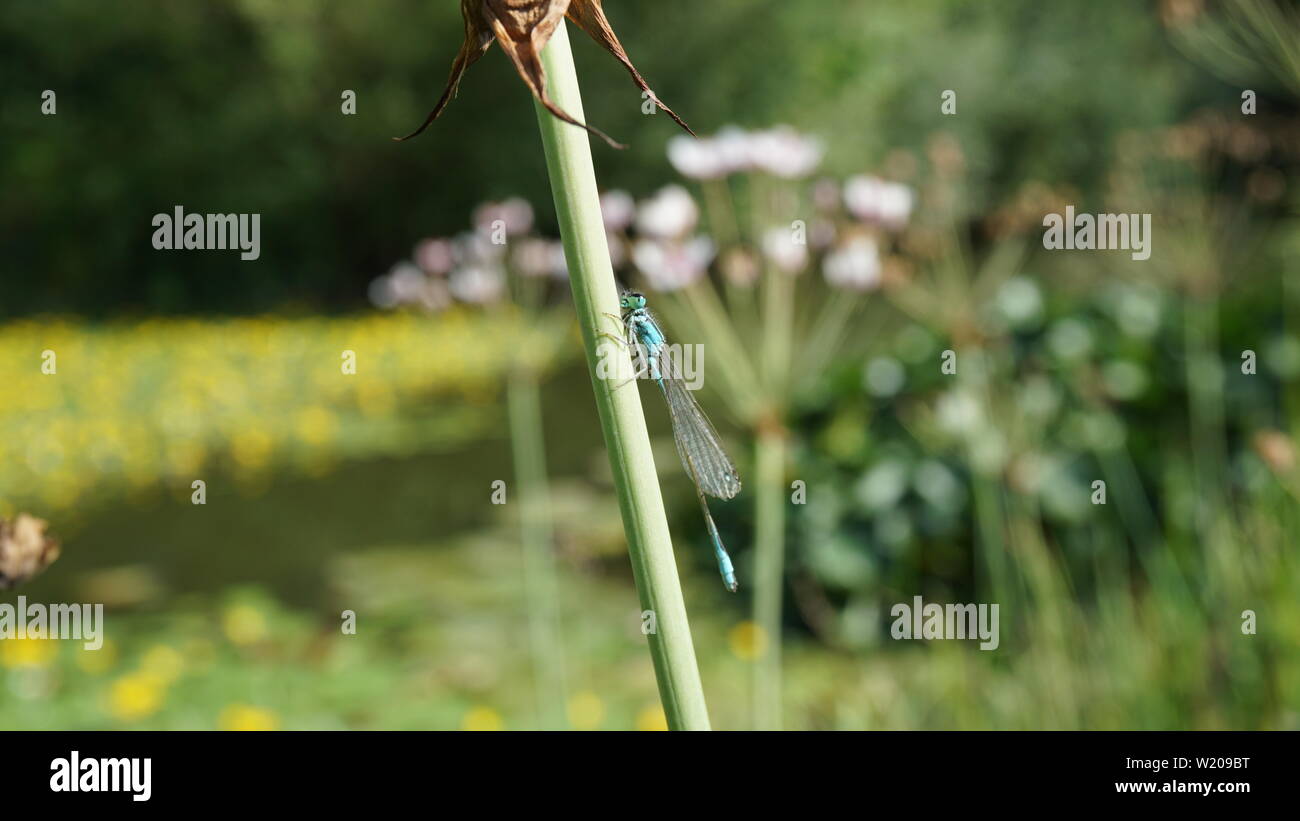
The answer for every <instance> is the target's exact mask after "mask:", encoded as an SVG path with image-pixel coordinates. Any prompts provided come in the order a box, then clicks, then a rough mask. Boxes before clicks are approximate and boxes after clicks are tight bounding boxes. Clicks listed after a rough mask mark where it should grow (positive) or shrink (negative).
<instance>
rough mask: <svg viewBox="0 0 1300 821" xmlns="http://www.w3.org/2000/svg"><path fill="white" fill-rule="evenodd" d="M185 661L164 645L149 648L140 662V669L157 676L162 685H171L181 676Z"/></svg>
mask: <svg viewBox="0 0 1300 821" xmlns="http://www.w3.org/2000/svg"><path fill="white" fill-rule="evenodd" d="M184 667H185V660H184V659H183V658H181V654H180V653H178V652H176V651H175V650H173V649H172V648H170V647H168V646H167V645H165V644H155V645H154V646H153V647H150V648H149V649H148V650H147V651H146V652H145V654H144V658H142V659H141V660H140V669H141V670H143V671H144V672H146V673H152V674H153V675H155V676H157V677H158V679H159V680H160V681H162V682H163V684H171V683H172V682H173V681H175V680H176V679H177V678H178V677H179V676H180V674H181V670H182V669H184Z"/></svg>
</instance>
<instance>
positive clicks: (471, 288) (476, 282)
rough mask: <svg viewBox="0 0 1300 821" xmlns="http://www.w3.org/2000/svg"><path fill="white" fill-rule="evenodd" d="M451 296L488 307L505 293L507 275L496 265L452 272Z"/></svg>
mask: <svg viewBox="0 0 1300 821" xmlns="http://www.w3.org/2000/svg"><path fill="white" fill-rule="evenodd" d="M447 284H448V287H450V289H451V295H452V296H454V297H456V299H459V300H460V301H461V302H469V303H472V304H475V305H486V304H487V303H490V302H496V301H497V300H499V299H500V298H501V297H502V295H503V294H504V293H505V286H506V278H505V273H504V272H503V271H502V270H501V269H500V268H499V267H497V266H495V265H470V266H466V267H464V268H457V269H456V270H455V271H452V272H451V277H450V278H449V279H448V281H447Z"/></svg>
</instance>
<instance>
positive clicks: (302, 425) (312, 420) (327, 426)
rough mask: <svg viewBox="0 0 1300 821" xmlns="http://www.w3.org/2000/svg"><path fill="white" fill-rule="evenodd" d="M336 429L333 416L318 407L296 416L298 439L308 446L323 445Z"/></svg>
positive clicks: (315, 406) (314, 406)
mask: <svg viewBox="0 0 1300 821" xmlns="http://www.w3.org/2000/svg"><path fill="white" fill-rule="evenodd" d="M337 427H338V425H337V423H335V421H334V416H333V415H332V414H331V413H330V412H329V411H327V410H325V409H324V408H322V407H320V406H318V405H313V406H312V407H310V408H307V409H305V410H303V411H302V412H301V413H299V414H298V437H299V438H300V439H302V440H303V441H304V442H306V443H307V444H309V445H323V444H325V443H326V442H328V441H329V440H330V437H331V436H333V435H334V429H335V428H337Z"/></svg>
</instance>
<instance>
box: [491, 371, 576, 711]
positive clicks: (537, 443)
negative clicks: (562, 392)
mask: <svg viewBox="0 0 1300 821" xmlns="http://www.w3.org/2000/svg"><path fill="white" fill-rule="evenodd" d="M506 405H507V407H508V409H509V420H510V449H511V453H512V455H513V457H514V468H515V482H516V484H517V485H518V497H519V506H520V507H519V529H520V542H521V544H522V546H523V553H524V596H525V598H526V601H527V607H528V635H529V640H530V644H531V649H532V654H533V691H534V695H535V697H536V700H537V713H538V717H539V727H541V728H543V729H556V730H558V729H563V727H564V726H565V720H564V709H565V704H566V703H567V701H568V695H567V693H566V682H565V663H564V655H565V654H564V633H563V630H562V629H561V625H560V606H559V604H560V591H559V581H558V578H557V575H556V571H555V554H554V552H553V551H554V545H555V529H554V526H553V523H552V521H551V500H550V487H549V482H548V479H547V476H546V446H545V438H544V433H543V430H542V405H541V396H540V389H539V386H538V384H537V374H536V373H535V372H533V371H532V370H530V369H526V368H516V369H514V371H512V372H511V374H510V379H509V381H508V382H507V383H506Z"/></svg>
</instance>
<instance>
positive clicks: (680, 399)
mask: <svg viewBox="0 0 1300 821" xmlns="http://www.w3.org/2000/svg"><path fill="white" fill-rule="evenodd" d="M619 307H620V308H621V309H622V317H621V318H622V320H623V329H624V334H625V341H626V342H627V345H628V348H629V349H630V350H631V351H632V352H633V354H634V356H635V357H636V359H637V360H638V362H637V365H638V373H648V374H649V376H650V378H651V379H653V380H655V382H657V383H659V388H660V389H661V390H662V391H663V394H664V399H666V400H667V401H668V413H669V416H670V417H671V419H672V423H673V440H674V441H675V442H676V443H677V454H678V455H679V456H680V457H681V459H682V466H683V467H685V468H686V474H687V475H688V476H690V477H691V481H693V482H694V483H695V495H696V496H697V497H698V498H699V500H700V508H701V509H702V510H703V511H704V523H705V525H706V526H707V527H708V530H709V539H710V540H711V541H712V542H713V553H714V555H715V556H717V559H718V572H719V573H721V574H722V583H723V584H725V585H726V587H727V589H728V590H730V591H732V592H733V593H734V592H735V591H736V588H737V587H738V584H737V582H736V570H735V568H734V567H733V566H732V564H731V556H729V555H727V549H726V548H725V547H723V546H722V537H721V536H719V535H718V526H717V525H715V524H714V523H713V516H712V514H710V513H709V505H708V502H706V501H705V499H704V494H706V493H707V494H708V495H710V496H712V497H714V498H715V499H731V498H734V497H735V495H736V494H737V493H739V492H740V476H739V475H738V474H737V473H736V468H735V466H733V465H732V464H731V459H729V458H728V457H727V452H726V451H725V450H723V449H722V441H721V440H720V439H719V438H718V432H717V431H716V430H714V428H713V424H712V423H710V422H709V417H707V416H705V415H704V411H703V410H701V408H700V404H699V403H698V402H696V401H695V397H694V396H692V395H691V391H690V389H689V388H687V387H686V383H685V382H684V381H683V380H682V373H681V368H680V363H679V362H678V361H677V359H676V358H675V357H674V356H673V355H672V351H671V349H670V348H669V346H668V341H667V339H665V338H664V332H663V329H661V328H660V327H659V323H658V321H657V320H656V319H655V318H654V315H652V314H651V313H650V311H649V310H647V308H646V299H645V295H644V294H639V293H636V292H632V291H629V292H626V293H624V294H623V296H622V298H621V299H620V300H619Z"/></svg>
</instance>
